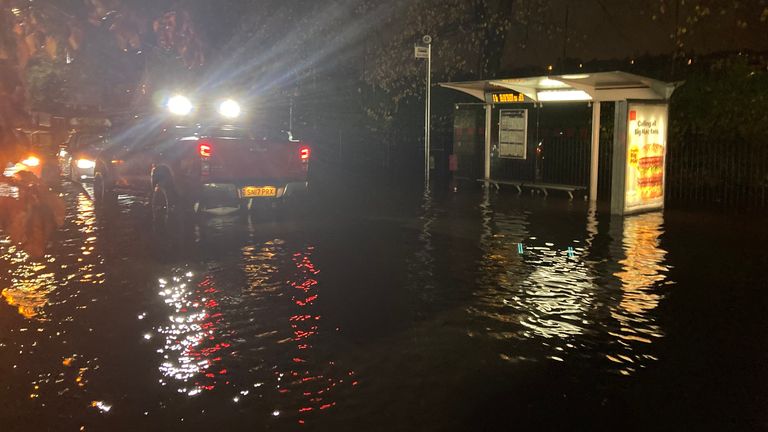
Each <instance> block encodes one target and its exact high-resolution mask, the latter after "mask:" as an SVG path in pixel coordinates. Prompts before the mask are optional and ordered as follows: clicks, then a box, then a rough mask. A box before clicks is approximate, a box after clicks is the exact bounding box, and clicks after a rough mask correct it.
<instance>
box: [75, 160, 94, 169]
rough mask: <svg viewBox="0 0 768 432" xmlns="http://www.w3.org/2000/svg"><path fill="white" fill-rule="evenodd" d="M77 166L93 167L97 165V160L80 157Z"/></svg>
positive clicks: (83, 167)
mask: <svg viewBox="0 0 768 432" xmlns="http://www.w3.org/2000/svg"><path fill="white" fill-rule="evenodd" d="M77 167H78V168H80V169H91V168H95V167H96V162H95V161H92V160H90V159H78V160H77Z"/></svg>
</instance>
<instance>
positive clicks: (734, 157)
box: [666, 133, 768, 208]
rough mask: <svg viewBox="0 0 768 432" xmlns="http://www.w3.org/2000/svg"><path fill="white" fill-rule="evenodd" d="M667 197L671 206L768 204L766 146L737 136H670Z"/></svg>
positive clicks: (764, 206) (733, 206)
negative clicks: (724, 138) (725, 139)
mask: <svg viewBox="0 0 768 432" xmlns="http://www.w3.org/2000/svg"><path fill="white" fill-rule="evenodd" d="M666 198H667V202H668V203H670V204H672V205H676V204H686V205H700V206H719V207H730V208H766V207H768V146H766V145H764V144H763V143H760V142H749V141H745V140H741V139H739V138H738V136H734V137H732V139H730V140H728V142H723V141H721V140H719V139H713V138H712V137H709V136H704V135H700V134H693V133H687V134H685V135H681V136H678V137H675V136H673V137H670V142H669V147H668V149H667V179H666Z"/></svg>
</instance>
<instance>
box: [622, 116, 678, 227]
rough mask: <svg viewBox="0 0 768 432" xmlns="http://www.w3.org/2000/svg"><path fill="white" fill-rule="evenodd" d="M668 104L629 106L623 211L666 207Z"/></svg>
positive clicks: (629, 211)
mask: <svg viewBox="0 0 768 432" xmlns="http://www.w3.org/2000/svg"><path fill="white" fill-rule="evenodd" d="M667 119H668V116H667V105H666V104H640V103H630V104H629V112H628V115H627V162H626V171H625V175H626V182H625V192H624V193H625V195H624V212H625V213H631V212H637V211H642V210H652V209H660V208H663V207H664V175H665V167H666V160H665V156H666V153H667V126H668V121H667Z"/></svg>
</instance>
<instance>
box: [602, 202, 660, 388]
mask: <svg viewBox="0 0 768 432" xmlns="http://www.w3.org/2000/svg"><path fill="white" fill-rule="evenodd" d="M614 222H616V221H614ZM620 222H623V224H619V223H616V224H615V225H616V226H617V228H616V229H617V230H618V227H621V228H622V234H621V236H619V235H618V233H616V234H617V235H616V238H621V249H622V253H623V259H620V260H619V261H618V262H619V264H620V265H621V269H620V270H619V271H617V272H615V273H614V276H615V277H616V278H618V280H619V281H620V283H621V296H620V300H619V302H618V304H614V305H613V306H612V307H611V316H612V317H613V318H614V319H615V320H616V321H618V326H617V328H613V329H611V330H610V331H609V334H610V335H612V336H614V337H615V338H616V341H617V345H618V346H617V349H616V351H615V352H613V353H609V354H606V357H607V358H608V360H610V361H611V362H613V363H616V364H617V367H618V368H619V369H618V371H619V372H620V373H621V374H623V375H629V374H631V373H633V372H635V371H636V370H637V368H638V367H643V366H644V365H645V363H647V361H648V360H656V359H657V358H656V357H655V356H654V355H652V354H651V353H648V352H647V351H648V347H647V345H650V344H652V343H653V342H654V340H656V339H659V338H661V337H663V336H664V331H663V329H662V328H661V327H660V325H659V324H658V323H657V322H656V315H655V314H654V311H655V309H656V308H657V307H658V306H659V303H660V302H661V301H662V299H663V296H662V292H661V291H660V289H659V288H660V287H661V286H662V285H663V284H664V282H665V281H666V279H667V272H668V271H669V267H668V266H666V265H665V264H664V259H665V256H666V254H667V252H666V251H665V250H664V249H662V248H661V247H660V246H659V243H660V239H659V238H660V237H661V235H662V234H663V229H662V226H663V223H664V217H663V215H662V214H661V213H646V214H641V215H635V216H630V217H627V218H625V219H624V220H623V221H620ZM614 241H616V240H614ZM614 247H615V246H614Z"/></svg>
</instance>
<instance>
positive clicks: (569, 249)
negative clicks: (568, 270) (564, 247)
mask: <svg viewBox="0 0 768 432" xmlns="http://www.w3.org/2000/svg"><path fill="white" fill-rule="evenodd" d="M573 256H574V253H573V246H568V258H573Z"/></svg>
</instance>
